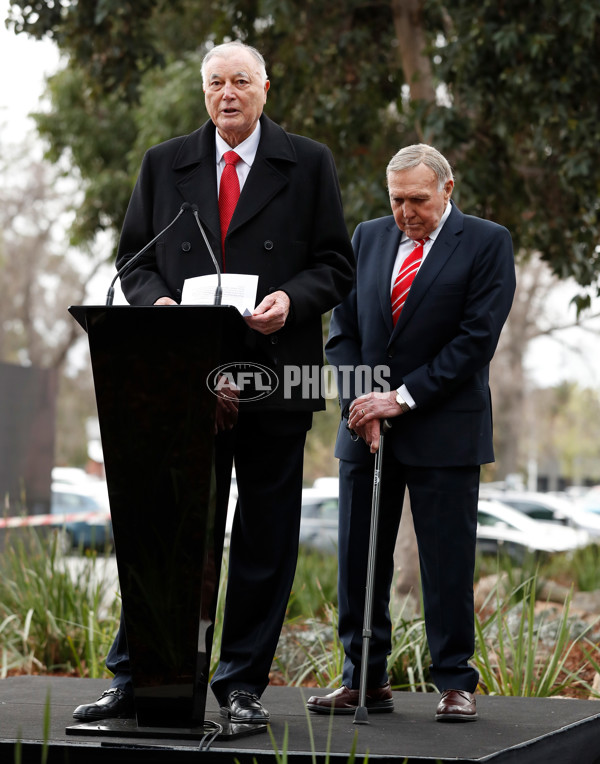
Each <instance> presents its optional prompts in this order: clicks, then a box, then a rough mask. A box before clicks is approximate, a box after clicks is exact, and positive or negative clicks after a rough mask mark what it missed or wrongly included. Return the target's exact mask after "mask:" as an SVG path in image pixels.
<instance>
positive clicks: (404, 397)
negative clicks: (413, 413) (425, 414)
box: [396, 385, 417, 409]
mask: <svg viewBox="0 0 600 764" xmlns="http://www.w3.org/2000/svg"><path fill="white" fill-rule="evenodd" d="M396 392H397V393H400V397H401V398H402V400H404V401H406V403H407V404H408V405H409V406H410V408H411V409H416V408H417V404H416V403H415V400H414V398H413V397H412V395H411V394H410V393H409V392H408V390H407V388H406V385H401V386H400V387H399V388H398V389H397V391H396Z"/></svg>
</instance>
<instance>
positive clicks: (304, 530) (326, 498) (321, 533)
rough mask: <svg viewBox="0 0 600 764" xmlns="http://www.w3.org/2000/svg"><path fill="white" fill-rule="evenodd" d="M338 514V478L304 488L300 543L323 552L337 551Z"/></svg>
mask: <svg viewBox="0 0 600 764" xmlns="http://www.w3.org/2000/svg"><path fill="white" fill-rule="evenodd" d="M328 480H329V479H328ZM338 514H339V512H338V482H337V478H336V479H335V480H333V479H332V480H331V482H328V483H327V484H323V483H321V487H319V488H316V487H315V486H313V487H312V488H304V489H303V491H302V515H301V518H300V544H301V545H302V546H305V547H308V548H310V549H317V550H319V551H321V552H332V553H337V542H338Z"/></svg>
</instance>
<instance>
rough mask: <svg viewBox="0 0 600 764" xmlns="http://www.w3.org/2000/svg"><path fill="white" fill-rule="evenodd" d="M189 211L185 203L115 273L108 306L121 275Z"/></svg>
mask: <svg viewBox="0 0 600 764" xmlns="http://www.w3.org/2000/svg"><path fill="white" fill-rule="evenodd" d="M194 207H196V205H194ZM189 209H192V205H191V204H190V203H189V202H184V203H183V204H182V205H181V207H180V208H179V212H178V213H177V215H175V217H174V218H173V220H171V222H170V223H169V224H168V225H166V226H165V227H164V228H163V229H162V231H160V232H159V233H157V234H156V236H155V237H154V238H153V239H152V241H149V242H148V243H147V244H146V246H145V247H144V248H143V249H140V251H139V252H137V253H136V254H135V255H134V256H133V257H131V258H129V260H128V261H127V262H126V263H125V265H123V266H121V268H119V270H118V271H117V272H116V273H115V277H114V278H113V280H112V281H111V282H110V286H109V287H108V293H107V295H106V304H107V305H112V304H113V300H114V297H115V290H114V286H115V282H116V280H117V279H118V278H119V276H121V275H122V274H123V273H124V272H125V271H126V270H127V269H128V268H130V267H131V266H132V265H133V264H134V263H135V262H136V261H137V260H138V259H139V258H140V257H141V256H142V255H143V254H144V253H145V252H147V251H148V250H149V249H150V247H151V246H152V245H153V244H154V243H155V242H156V241H157V240H158V239H160V237H161V236H162V235H163V233H166V231H168V230H169V228H170V227H171V226H172V225H175V223H176V222H177V221H178V220H179V218H180V217H181V216H182V215H183V213H184V212H187V210H189ZM196 209H198V208H197V207H196ZM211 254H212V253H211Z"/></svg>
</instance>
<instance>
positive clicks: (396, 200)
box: [388, 164, 454, 239]
mask: <svg viewBox="0 0 600 764" xmlns="http://www.w3.org/2000/svg"><path fill="white" fill-rule="evenodd" d="M453 187H454V182H453V181H452V180H447V181H446V183H445V185H444V187H443V188H442V189H441V190H440V189H439V188H438V178H437V175H436V174H435V172H434V171H433V170H432V169H431V168H430V167H427V165H424V164H419V165H417V166H416V167H411V168H409V169H407V170H400V171H398V172H390V173H389V175H388V189H389V194H390V203H391V205H392V213H393V215H394V219H395V221H396V225H397V226H398V228H400V230H401V231H404V232H405V233H406V235H407V236H408V237H409V238H410V239H424V238H425V237H426V236H429V234H430V233H431V232H432V231H435V229H436V228H437V227H438V225H439V224H440V220H441V219H442V215H443V214H444V210H445V209H446V204H447V203H448V199H450V195H451V194H452V188H453Z"/></svg>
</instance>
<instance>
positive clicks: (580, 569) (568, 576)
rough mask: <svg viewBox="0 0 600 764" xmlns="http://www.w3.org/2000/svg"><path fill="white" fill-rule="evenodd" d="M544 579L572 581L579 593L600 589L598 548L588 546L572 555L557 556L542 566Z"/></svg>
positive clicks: (599, 549) (599, 552)
mask: <svg viewBox="0 0 600 764" xmlns="http://www.w3.org/2000/svg"><path fill="white" fill-rule="evenodd" d="M543 574H544V576H545V577H546V578H550V579H555V580H556V579H558V580H561V579H562V580H565V581H573V582H574V584H575V586H576V587H577V590H578V591H580V592H595V591H598V590H599V589H600V546H599V545H598V544H589V545H588V546H586V547H584V548H583V549H576V550H575V552H574V553H573V554H572V555H569V556H568V557H567V556H566V555H557V556H555V557H553V558H552V559H551V560H549V561H548V563H547V565H545V566H544V569H543Z"/></svg>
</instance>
